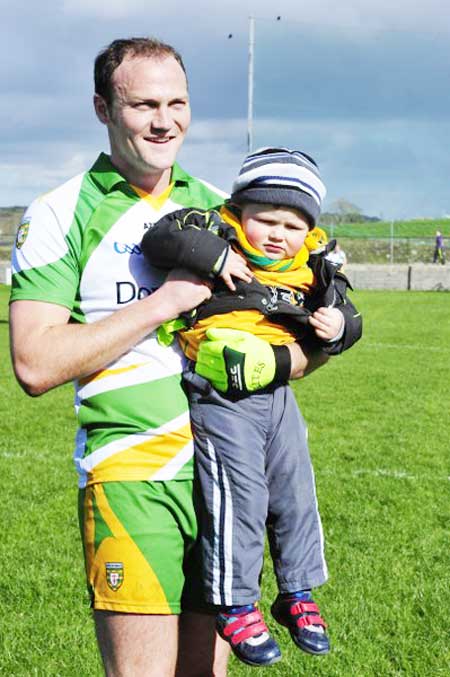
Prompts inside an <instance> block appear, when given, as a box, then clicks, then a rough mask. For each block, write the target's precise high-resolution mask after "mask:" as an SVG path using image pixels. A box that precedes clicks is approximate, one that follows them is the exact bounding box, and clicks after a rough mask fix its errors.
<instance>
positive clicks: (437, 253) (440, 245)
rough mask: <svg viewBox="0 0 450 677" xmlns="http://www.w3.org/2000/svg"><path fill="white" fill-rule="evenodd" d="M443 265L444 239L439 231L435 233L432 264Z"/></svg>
mask: <svg viewBox="0 0 450 677" xmlns="http://www.w3.org/2000/svg"><path fill="white" fill-rule="evenodd" d="M438 262H439V263H442V265H444V263H445V247H444V237H443V235H442V233H441V231H440V230H437V231H436V239H435V243H434V254H433V263H438Z"/></svg>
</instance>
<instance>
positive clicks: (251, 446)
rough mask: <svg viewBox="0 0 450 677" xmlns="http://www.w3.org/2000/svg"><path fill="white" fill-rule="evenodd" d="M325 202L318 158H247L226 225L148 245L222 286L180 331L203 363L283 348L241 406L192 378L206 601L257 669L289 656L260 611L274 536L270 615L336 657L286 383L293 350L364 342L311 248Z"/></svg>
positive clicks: (150, 238) (170, 227)
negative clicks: (204, 350)
mask: <svg viewBox="0 0 450 677" xmlns="http://www.w3.org/2000/svg"><path fill="white" fill-rule="evenodd" d="M324 195H325V186H324V185H323V183H322V180H321V178H320V175H319V171H318V168H317V165H316V164H315V162H314V161H313V160H312V158H310V157H309V156H307V155H305V154H304V153H301V152H298V151H292V150H289V149H286V148H266V149H261V150H259V151H256V152H254V153H253V154H251V155H249V156H248V157H247V158H246V159H245V161H244V164H243V166H242V169H241V171H240V174H239V176H238V178H237V179H236V181H235V182H234V184H233V191H232V195H231V199H230V200H229V201H228V202H227V203H226V204H225V205H224V206H223V207H222V208H221V210H220V218H219V215H218V213H217V212H215V211H212V212H198V211H193V210H180V211H179V212H174V213H172V214H170V215H168V216H167V217H165V218H163V219H162V220H161V221H159V222H158V223H157V224H156V225H155V226H154V227H153V228H152V229H150V230H149V231H148V232H147V233H146V235H145V237H144V239H143V242H142V249H143V252H144V255H145V256H146V258H147V259H148V261H149V262H150V263H151V264H152V265H157V266H159V267H163V268H172V267H175V266H182V267H185V268H189V269H191V270H193V271H194V272H196V273H198V274H200V275H203V276H207V277H209V278H211V279H213V280H214V289H213V294H212V298H211V299H210V300H209V301H207V302H206V303H204V304H202V305H201V306H200V307H199V308H198V309H197V311H196V313H195V316H194V317H193V318H190V325H191V326H189V327H188V328H187V329H185V330H183V331H181V332H179V339H180V343H181V346H182V348H183V350H184V352H185V353H186V355H187V356H188V358H189V359H190V360H191V361H192V362H195V360H196V356H197V351H198V347H199V345H200V343H201V341H203V340H204V339H205V337H207V336H208V334H210V333H211V332H214V331H216V332H217V331H219V330H220V328H222V331H225V332H226V333H227V330H228V333H229V332H230V331H231V332H232V333H233V335H235V334H237V335H239V334H242V335H243V336H246V335H247V334H246V332H250V333H251V334H253V335H256V336H258V337H260V338H263V339H265V340H266V341H268V342H269V343H270V344H271V345H272V346H273V348H274V351H275V356H276V363H277V366H276V377H275V379H274V381H273V383H272V385H271V386H270V387H267V388H265V389H263V390H258V391H255V392H254V393H248V392H245V389H244V390H242V389H241V390H242V392H243V396H241V397H239V396H236V395H233V394H232V392H236V389H228V390H227V384H224V387H223V390H224V391H225V392H219V391H218V390H216V389H214V388H212V387H211V384H210V383H209V382H208V381H206V379H204V378H202V376H200V375H199V374H197V373H195V371H194V369H190V370H188V371H187V372H186V375H185V378H186V381H187V382H188V388H187V389H188V393H189V398H190V411H191V421H192V429H193V434H194V448H195V457H196V467H197V471H198V475H199V478H200V482H201V485H202V493H203V503H204V510H203V515H202V518H201V545H202V549H203V559H204V578H205V580H204V584H205V592H206V598H207V601H208V602H210V603H212V604H214V605H216V606H218V607H219V613H218V615H217V629H218V631H219V633H220V634H221V636H222V637H224V638H225V639H226V640H227V641H228V642H230V644H231V646H232V649H233V651H234V653H235V655H236V656H238V658H240V659H241V660H242V661H244V662H245V663H247V664H250V665H258V666H263V665H271V664H272V663H275V662H276V661H277V660H279V659H280V657H281V654H280V650H279V647H278V645H277V644H276V642H275V640H274V639H273V638H272V637H271V636H270V634H269V632H268V629H267V627H266V625H265V623H264V621H263V618H262V616H261V612H260V611H259V610H258V609H257V608H256V606H255V600H258V599H259V597H260V589H259V577H260V573H261V570H262V562H263V551H264V534H265V529H266V527H267V534H268V539H269V545H270V549H271V555H272V560H273V565H274V570H275V575H276V578H277V582H278V587H279V595H278V597H277V599H276V600H275V602H274V604H273V605H272V609H271V611H272V615H273V616H274V618H275V620H277V621H278V622H279V623H281V624H282V625H285V626H286V627H288V629H289V631H290V633H291V636H292V639H293V640H294V642H295V643H296V644H297V646H298V647H299V648H301V649H303V650H304V651H307V652H309V653H313V654H325V653H328V651H329V649H330V644H329V639H328V637H327V634H326V632H325V628H326V624H325V622H324V621H323V619H322V618H321V616H320V612H319V609H318V607H317V605H316V604H315V603H314V601H313V599H312V596H311V589H312V588H313V587H316V586H319V585H321V584H322V583H324V582H325V581H326V579H327V575H328V574H327V568H326V563H325V559H324V554H323V535H322V527H321V523H320V516H319V512H318V507H317V500H316V493H315V483H314V475H313V470H312V465H311V460H310V456H309V451H308V445H307V434H306V426H305V423H304V420H303V418H302V416H301V414H300V412H299V410H298V407H297V405H296V402H295V398H294V396H293V393H292V391H291V389H290V388H289V386H288V385H286V384H287V381H288V379H289V374H290V353H289V348H288V347H287V345H288V344H289V343H292V342H294V341H297V340H301V341H309V342H313V343H316V344H318V345H320V346H321V347H322V349H323V350H324V351H326V352H327V353H329V354H337V353H339V352H342V350H345V349H346V348H348V347H350V346H351V345H352V344H353V343H354V342H355V341H356V340H358V338H359V337H360V335H361V318H360V316H359V314H358V313H357V312H356V310H355V308H354V307H353V305H352V304H351V303H350V302H349V300H348V299H347V297H346V288H347V285H348V283H347V280H346V278H345V277H344V276H343V275H340V274H339V272H338V266H336V265H335V264H333V263H331V262H329V261H327V259H326V253H327V249H326V248H325V249H324V250H323V251H322V252H321V253H317V252H316V253H311V254H310V252H309V250H308V248H307V247H306V246H305V241H308V235H309V233H310V232H311V230H312V229H313V227H314V226H315V224H316V221H317V218H318V216H319V214H320V207H321V203H322V200H323V197H324ZM313 246H314V245H313ZM218 328H219V329H218ZM236 330H237V331H236ZM231 359H232V355H231ZM236 374H237V378H238V379H239V373H238V370H237V371H236Z"/></svg>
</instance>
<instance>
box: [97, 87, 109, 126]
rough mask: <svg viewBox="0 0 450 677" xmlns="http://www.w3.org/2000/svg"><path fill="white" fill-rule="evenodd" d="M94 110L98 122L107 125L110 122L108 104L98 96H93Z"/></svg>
mask: <svg viewBox="0 0 450 677" xmlns="http://www.w3.org/2000/svg"><path fill="white" fill-rule="evenodd" d="M94 108H95V113H96V115H97V117H98V119H99V120H100V122H102V123H103V124H104V125H107V124H108V122H110V120H111V116H110V114H109V109H108V104H107V103H106V101H105V99H104V98H103V97H102V96H100V94H94Z"/></svg>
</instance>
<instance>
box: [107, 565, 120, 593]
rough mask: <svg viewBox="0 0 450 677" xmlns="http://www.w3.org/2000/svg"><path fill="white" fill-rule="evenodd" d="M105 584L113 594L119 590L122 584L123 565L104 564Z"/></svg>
mask: <svg viewBox="0 0 450 677" xmlns="http://www.w3.org/2000/svg"><path fill="white" fill-rule="evenodd" d="M105 566H106V582H107V583H108V586H109V587H110V588H111V590H113V591H114V592H115V591H116V590H118V589H119V588H120V586H121V585H122V583H123V577H124V572H123V563H122V562H106V564H105Z"/></svg>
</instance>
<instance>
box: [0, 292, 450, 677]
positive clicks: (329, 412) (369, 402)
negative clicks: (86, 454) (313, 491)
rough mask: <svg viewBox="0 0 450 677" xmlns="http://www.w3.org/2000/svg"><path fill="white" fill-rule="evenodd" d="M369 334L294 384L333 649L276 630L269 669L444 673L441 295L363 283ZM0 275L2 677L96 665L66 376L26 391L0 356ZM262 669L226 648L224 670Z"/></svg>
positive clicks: (449, 575)
mask: <svg viewBox="0 0 450 677" xmlns="http://www.w3.org/2000/svg"><path fill="white" fill-rule="evenodd" d="M353 298H354V300H355V303H356V305H357V306H358V307H359V308H360V309H361V311H362V313H363V315H364V320H365V327H364V338H363V339H362V341H361V342H360V343H359V344H357V345H356V346H355V347H354V348H353V349H352V350H351V351H350V352H349V353H347V354H345V355H343V356H341V357H337V358H333V360H332V361H331V362H330V363H329V364H328V365H327V366H326V367H325V368H323V369H321V370H319V371H317V372H316V373H314V374H313V375H311V376H310V377H308V379H306V380H305V381H303V382H298V383H296V384H295V391H296V394H297V397H298V401H299V403H300V406H301V409H302V411H303V413H304V415H305V418H306V420H307V421H308V425H309V434H310V447H311V452H312V456H313V461H314V466H315V472H316V480H317V490H318V498H319V504H320V508H321V514H322V520H323V526H324V531H325V538H326V553H327V560H328V566H329V570H330V580H329V582H328V583H327V584H326V585H324V586H323V587H322V588H320V589H318V590H317V591H316V595H315V596H316V599H317V601H318V602H319V604H320V607H321V611H322V613H323V615H324V616H325V618H326V620H327V622H328V624H329V630H330V636H331V639H332V644H333V651H332V653H331V654H330V655H329V656H324V657H312V656H308V655H306V654H304V653H302V652H300V651H299V650H297V649H296V648H295V646H294V645H293V644H292V643H291V641H290V639H289V637H288V635H287V633H286V631H285V630H284V629H283V628H280V627H278V626H277V625H276V624H275V623H274V622H273V621H272V620H271V619H270V615H269V613H268V607H269V605H270V602H271V600H272V599H273V597H274V596H275V593H276V591H275V587H274V581H273V575H272V573H271V567H270V560H269V558H267V561H266V566H265V571H264V576H263V597H264V599H263V603H262V608H263V610H264V611H266V619H267V621H268V622H269V625H270V627H271V629H272V630H273V633H274V634H275V636H276V637H277V639H278V640H279V641H280V644H281V648H282V651H283V660H282V662H280V663H278V664H277V665H275V666H274V667H273V668H271V669H270V670H268V671H266V673H264V674H270V675H273V676H274V677H306V676H308V677H310V676H311V675H314V676H315V677H321V676H323V677H325V676H326V677H350V676H351V677H353V676H355V677H372V676H373V677H391V676H394V675H405V676H410V677H422V676H423V677H435V676H440V675H442V676H444V675H445V676H447V675H448V674H450V648H449V641H448V610H449V609H450V570H449V566H448V542H449V535H450V533H449V532H450V526H449V525H450V503H449V489H450V480H449V465H448V458H449V454H448V445H449V440H450V423H449V417H448V388H449V383H450V342H449V337H450V314H449V312H448V305H449V302H450V296H449V295H448V294H445V293H433V292H364V293H363V292H358V293H355V294H354V295H353ZM6 302H7V290H6V288H4V287H0V345H1V350H2V353H3V355H4V359H3V360H2V361H1V362H0V370H1V379H0V387H1V395H2V397H1V399H0V407H1V420H2V431H3V434H2V436H1V438H0V459H1V467H2V476H3V479H4V482H3V490H2V493H1V499H0V501H1V503H0V514H1V518H2V520H3V525H2V534H3V538H2V541H1V561H2V576H1V583H0V586H1V593H0V674H2V675H3V674H4V675H8V676H9V675H14V676H16V675H17V676H19V675H20V676H22V675H23V676H28V675H38V676H47V675H51V676H53V675H58V676H59V675H61V676H64V677H65V676H68V677H69V676H72V675H77V674H78V675H82V676H83V677H84V676H85V675H86V676H87V675H89V676H96V675H98V676H100V675H101V674H102V673H101V669H100V666H99V661H98V657H97V650H96V646H95V640H94V633H93V628H92V624H91V621H90V612H89V609H88V603H87V597H86V594H85V591H84V581H83V562H82V554H81V547H80V544H79V536H78V528H77V522H76V486H75V485H76V480H75V473H74V471H73V469H72V461H71V449H72V443H73V434H74V431H75V424H74V421H73V417H72V411H71V407H72V389H71V387H70V386H67V387H64V388H61V389H59V390H56V391H54V392H52V393H49V394H48V395H46V396H44V397H42V398H38V399H29V398H27V397H26V396H25V395H24V394H23V393H22V392H21V391H20V390H19V387H18V386H17V385H16V384H15V382H14V378H13V375H12V372H11V368H10V366H9V360H8V359H7V357H6V356H7V351H8V348H7V328H8V327H7V322H6ZM259 673H261V674H263V672H262V671H258V670H256V669H255V668H247V667H246V666H244V665H242V664H240V663H238V661H236V660H235V659H234V658H232V659H231V661H230V670H229V674H230V676H231V677H246V676H247V675H248V676H250V675H257V674H259Z"/></svg>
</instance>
